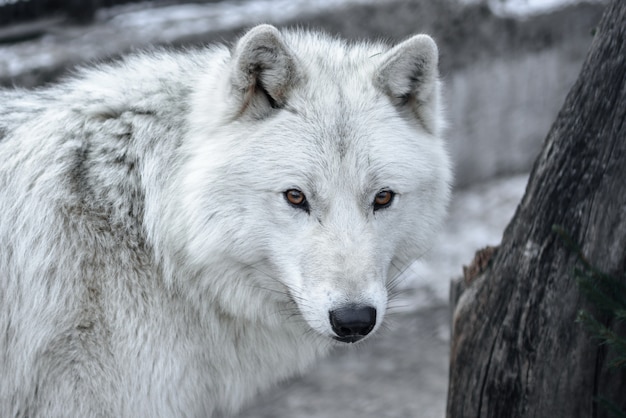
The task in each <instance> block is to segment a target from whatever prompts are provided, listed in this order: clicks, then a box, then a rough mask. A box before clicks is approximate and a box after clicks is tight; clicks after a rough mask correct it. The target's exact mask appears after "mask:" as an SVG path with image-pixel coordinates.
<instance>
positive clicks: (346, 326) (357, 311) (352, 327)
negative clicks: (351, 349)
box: [329, 306, 376, 343]
mask: <svg viewBox="0 0 626 418" xmlns="http://www.w3.org/2000/svg"><path fill="white" fill-rule="evenodd" d="M329 317H330V325H331V326H332V328H333V331H335V334H337V337H335V339H336V340H339V341H341V342H344V343H354V342H357V341H359V340H360V339H362V338H363V337H365V336H366V335H367V334H369V333H370V331H372V329H373V328H374V325H376V309H374V308H372V307H370V306H366V307H359V306H348V307H345V308H339V309H335V310H334V311H330V312H329Z"/></svg>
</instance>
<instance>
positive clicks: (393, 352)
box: [239, 175, 528, 418]
mask: <svg viewBox="0 0 626 418" xmlns="http://www.w3.org/2000/svg"><path fill="white" fill-rule="evenodd" d="M527 178H528V176H527V175H519V176H514V177H509V178H504V179H499V180H494V181H491V182H489V183H485V184H481V185H477V186H475V187H472V188H469V189H466V190H461V191H459V192H457V193H455V196H454V199H453V202H452V205H451V207H450V217H449V220H448V222H447V223H446V227H445V228H444V230H443V231H442V234H441V235H440V239H439V240H438V242H437V243H436V244H435V246H434V248H433V250H432V252H431V253H430V254H429V256H428V258H427V259H426V260H425V261H422V262H420V263H419V264H416V265H414V266H413V268H412V269H411V270H412V272H411V274H410V275H408V277H407V281H406V283H405V292H404V297H403V300H402V301H401V303H399V305H403V306H404V308H403V309H398V308H394V309H393V310H392V312H390V315H389V317H388V319H387V323H388V324H387V327H386V329H383V330H381V331H380V332H379V333H378V334H377V335H376V336H374V337H373V338H371V339H370V340H368V341H366V342H365V343H363V344H359V345H357V346H356V347H346V348H344V349H339V350H337V351H336V352H335V353H333V355H332V356H330V357H329V358H327V359H325V360H324V361H321V362H320V363H319V364H318V365H316V366H315V368H314V370H311V371H310V372H309V373H307V374H306V375H305V376H303V377H302V378H298V379H293V380H291V381H289V382H286V383H285V384H283V385H282V386H281V387H279V388H278V389H276V390H274V391H272V392H271V393H267V394H265V395H263V396H261V397H260V398H259V399H257V400H256V401H255V402H254V403H253V404H252V405H250V406H249V407H248V408H247V409H246V410H245V411H244V412H243V413H242V414H241V415H239V418H327V417H342V418H374V417H375V418H408V417H411V418H415V417H417V418H442V417H444V416H445V406H446V395H447V388H448V364H449V362H448V357H449V352H450V350H449V344H450V316H449V314H450V312H449V307H448V288H449V283H450V278H452V277H457V276H460V275H461V271H462V265H463V264H469V262H470V261H471V260H472V258H473V255H474V252H475V251H476V249H479V248H482V247H484V246H486V245H497V244H498V243H499V242H500V239H501V237H502V232H503V231H504V228H505V227H506V225H507V224H508V222H509V220H510V219H511V217H512V216H513V214H514V213H515V209H516V207H517V204H518V203H519V201H520V200H521V198H522V195H523V193H524V189H525V186H526V181H527Z"/></svg>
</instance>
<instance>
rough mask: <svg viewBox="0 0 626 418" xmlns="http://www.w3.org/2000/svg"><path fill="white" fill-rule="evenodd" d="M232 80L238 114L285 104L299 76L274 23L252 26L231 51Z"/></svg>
mask: <svg viewBox="0 0 626 418" xmlns="http://www.w3.org/2000/svg"><path fill="white" fill-rule="evenodd" d="M232 57H233V59H232V67H231V79H230V80H231V84H232V87H233V94H234V95H235V99H236V102H237V104H238V107H239V108H238V109H237V111H238V114H239V115H241V114H243V113H244V112H248V111H250V112H253V114H255V115H256V116H262V115H264V114H266V113H267V111H268V110H270V109H271V108H280V107H282V106H283V105H284V104H285V101H286V100H287V97H288V94H289V92H290V90H291V89H292V87H293V86H294V85H295V84H296V83H297V81H298V79H299V77H298V73H297V68H296V60H295V57H294V56H293V54H292V53H291V51H289V48H287V46H286V45H285V43H284V41H283V39H282V35H281V34H280V32H279V31H278V29H276V28H275V27H274V26H271V25H259V26H256V27H254V28H252V29H251V30H250V31H249V32H248V33H246V34H245V35H244V36H243V37H242V38H241V39H240V40H239V42H238V43H237V45H236V47H235V49H234V51H233V53H232Z"/></svg>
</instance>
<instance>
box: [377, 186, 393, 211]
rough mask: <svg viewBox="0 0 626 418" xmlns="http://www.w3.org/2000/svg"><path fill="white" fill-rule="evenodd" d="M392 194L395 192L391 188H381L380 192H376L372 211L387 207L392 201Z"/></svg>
mask: <svg viewBox="0 0 626 418" xmlns="http://www.w3.org/2000/svg"><path fill="white" fill-rule="evenodd" d="M394 196H395V193H394V192H392V191H391V190H381V191H380V192H378V194H376V197H374V211H377V210H379V209H384V208H386V207H389V205H391V202H393V198H394Z"/></svg>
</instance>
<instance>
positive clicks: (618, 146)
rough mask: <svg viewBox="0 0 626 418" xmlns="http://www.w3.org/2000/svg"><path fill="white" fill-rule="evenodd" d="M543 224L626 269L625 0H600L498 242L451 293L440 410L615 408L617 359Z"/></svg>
mask: <svg viewBox="0 0 626 418" xmlns="http://www.w3.org/2000/svg"><path fill="white" fill-rule="evenodd" d="M553 225H560V226H562V227H563V229H564V230H565V231H567V232H568V233H569V234H570V236H571V237H572V238H573V239H574V240H575V241H576V242H578V243H580V244H581V248H582V251H583V252H584V253H585V255H586V257H587V258H588V260H589V261H590V262H591V263H592V264H593V265H594V266H596V267H597V268H599V269H600V270H603V271H605V272H607V273H610V274H612V275H614V276H616V277H626V276H624V273H625V270H626V1H624V0H613V1H612V2H611V3H610V5H609V6H607V10H606V12H605V14H604V16H603V18H602V21H601V23H600V26H599V28H598V31H597V33H596V34H595V39H594V41H593V44H592V47H591V50H590V52H589V55H588V56H587V59H586V61H585V63H584V65H583V68H582V71H581V74H580V76H579V78H578V80H577V82H576V83H575V85H574V86H573V87H572V89H571V91H570V93H569V95H568V97H567V99H566V101H565V104H564V106H563V108H562V110H561V112H560V114H559V115H558V117H557V119H556V121H555V123H554V125H553V126H552V129H551V131H550V133H549V134H548V137H547V139H546V142H545V144H544V147H543V150H542V152H541V154H540V156H539V157H538V159H537V161H536V162H535V165H534V167H533V171H532V173H531V177H530V180H529V184H528V186H527V189H526V194H525V196H524V198H523V199H522V202H521V203H520V206H519V207H518V210H517V212H516V214H515V216H514V218H513V220H512V221H511V223H510V224H509V226H508V227H507V229H506V231H505V233H504V236H503V240H502V244H501V245H500V247H499V249H498V250H497V252H495V253H494V255H493V257H492V258H491V260H490V261H489V263H488V267H487V268H486V270H485V271H483V272H481V273H480V274H478V275H477V276H476V277H475V278H474V279H473V280H471V282H470V283H469V284H467V289H466V290H465V291H464V292H463V294H462V295H461V297H460V298H459V300H458V304H457V305H456V308H455V310H454V317H453V323H454V331H453V336H452V347H451V359H450V383H449V392H448V405H447V416H448V417H450V418H468V417H493V418H513V417H550V418H552V417H554V418H556V417H567V418H573V417H607V416H609V415H608V413H607V411H605V410H603V409H602V408H600V407H598V406H597V404H596V403H595V402H594V399H595V397H596V396H597V395H602V396H604V397H607V398H609V399H611V400H613V401H614V402H616V403H617V404H618V405H619V406H620V407H621V408H626V373H625V372H624V369H622V371H620V372H615V371H607V366H606V363H607V357H609V356H610V353H609V352H607V348H606V347H599V346H598V344H597V341H594V340H592V339H591V338H590V336H589V334H588V333H587V332H586V331H585V330H584V328H583V327H582V326H581V325H580V324H578V323H577V322H576V315H577V312H578V311H579V310H580V309H581V308H585V309H591V308H590V306H588V305H587V304H586V302H585V300H584V298H582V297H581V295H580V294H579V290H578V287H577V284H576V282H575V279H574V275H573V270H574V266H575V265H576V264H577V262H578V261H577V257H576V254H574V253H573V252H571V251H570V250H569V249H568V248H566V246H565V245H564V244H563V242H562V240H561V239H560V238H559V237H558V236H557V235H556V234H555V233H554V232H553V231H552V227H553ZM608 325H610V326H612V327H615V326H616V324H608ZM625 410H626V409H625Z"/></svg>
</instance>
